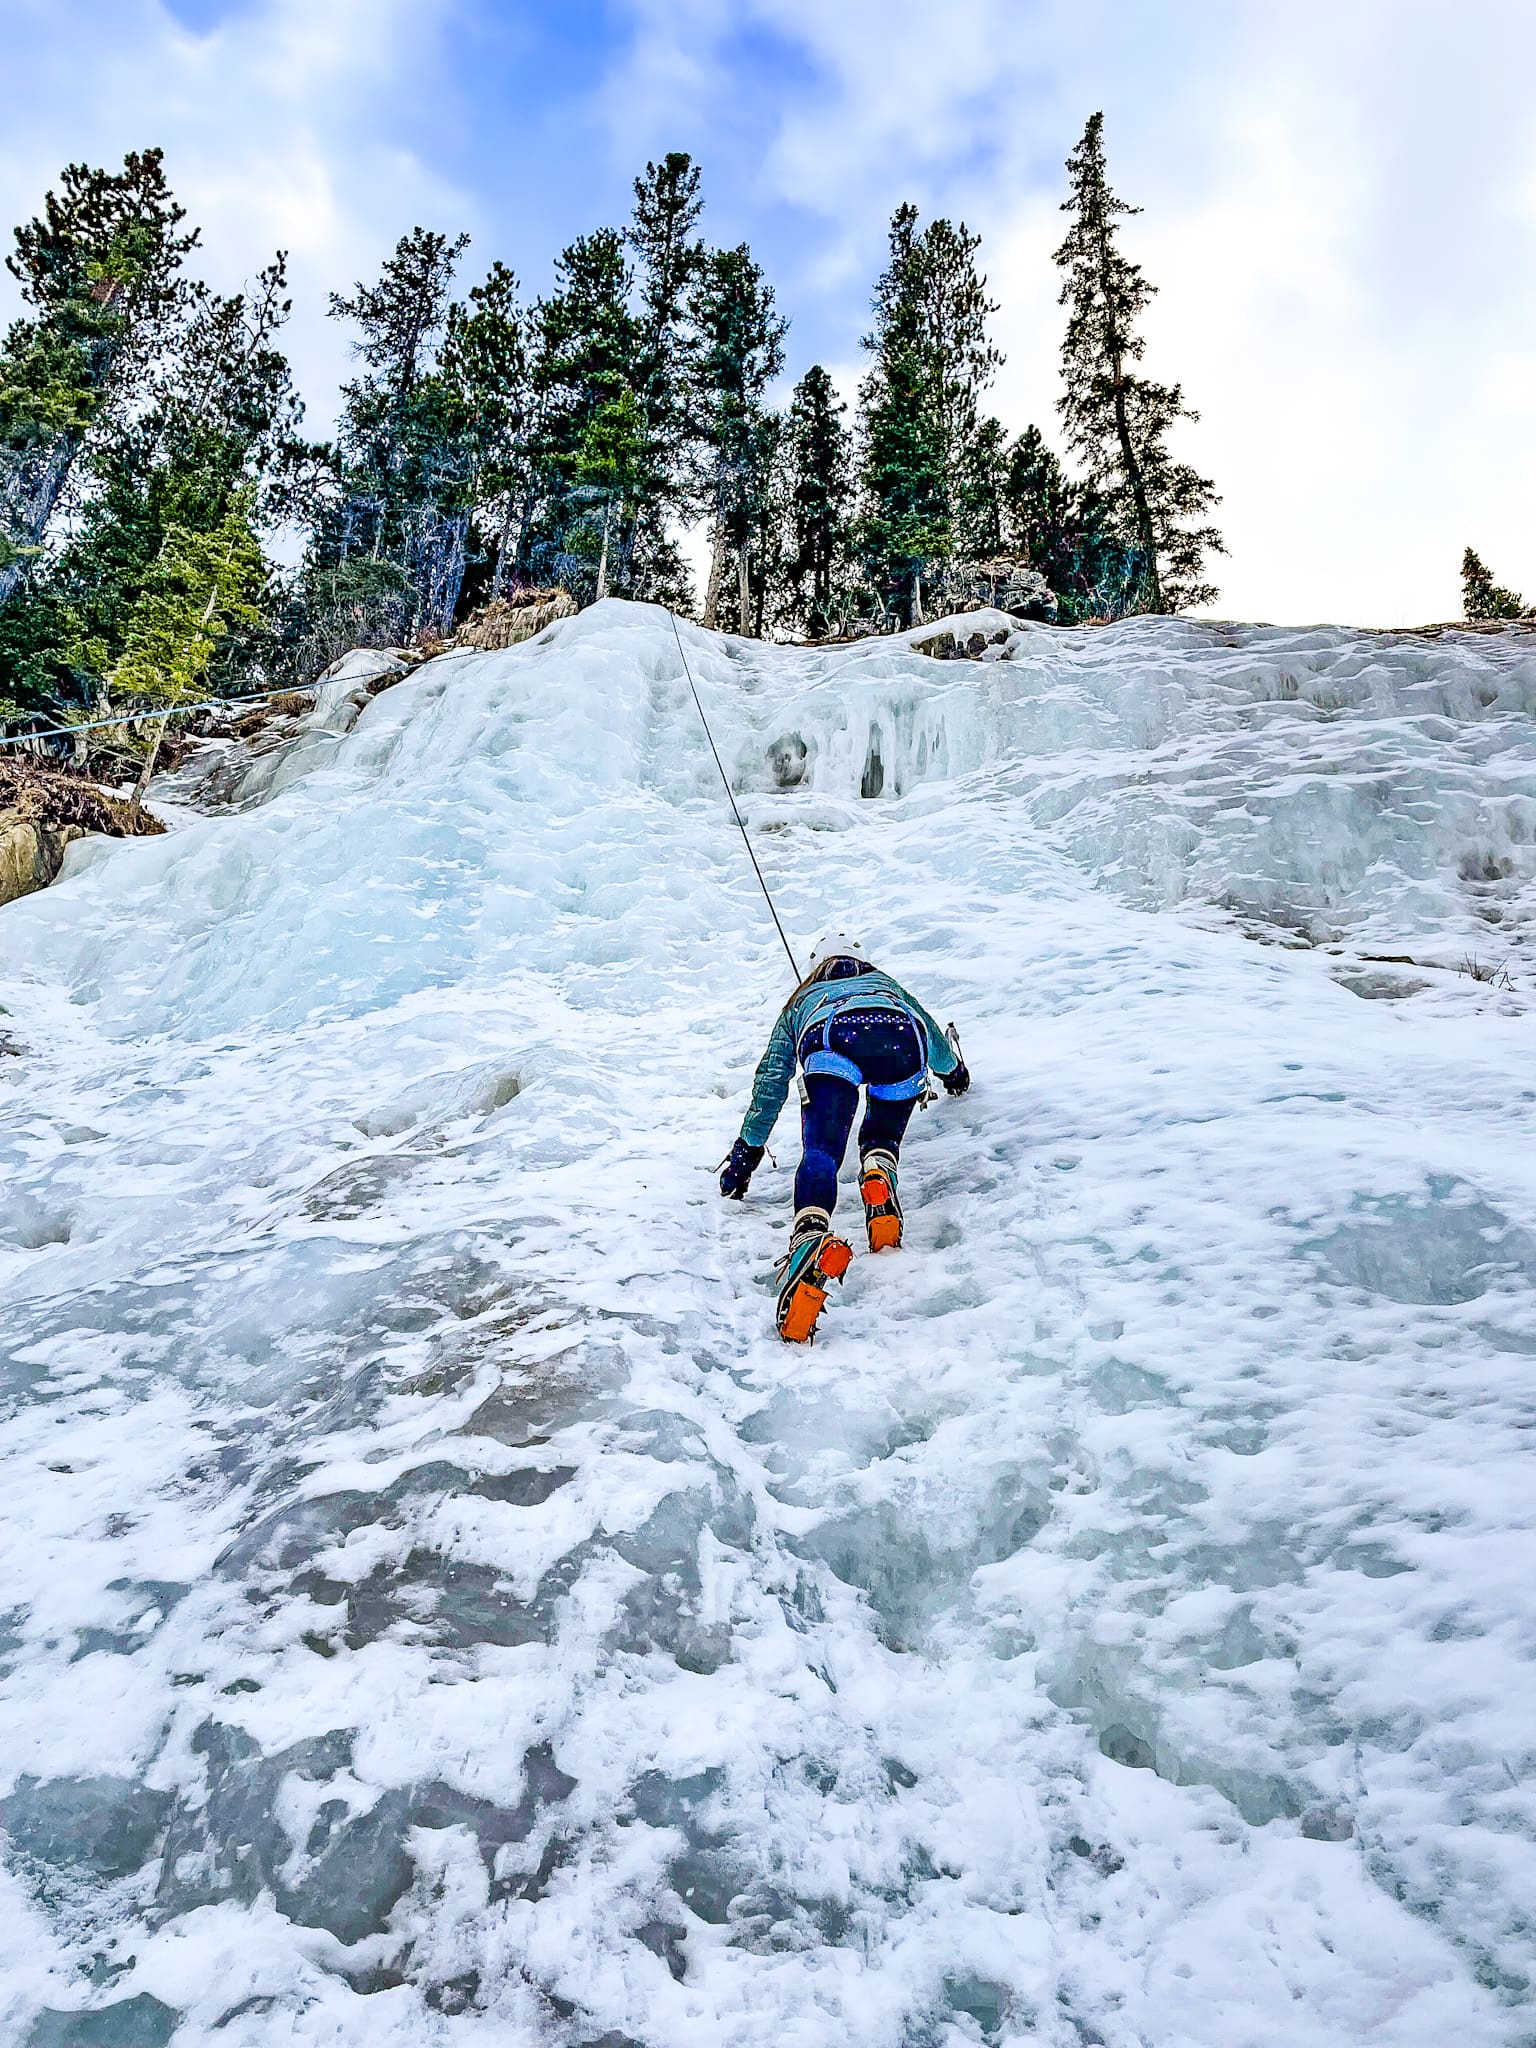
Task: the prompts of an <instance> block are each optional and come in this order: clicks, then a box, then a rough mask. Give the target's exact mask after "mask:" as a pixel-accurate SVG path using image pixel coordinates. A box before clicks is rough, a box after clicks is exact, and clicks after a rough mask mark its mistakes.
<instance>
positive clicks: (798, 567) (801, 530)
mask: <svg viewBox="0 0 1536 2048" xmlns="http://www.w3.org/2000/svg"><path fill="white" fill-rule="evenodd" d="M846 411H847V407H846V406H845V405H844V404H843V401H842V400H841V399H840V398H839V397H838V396H837V393H836V391H835V390H834V389H833V385H832V379H831V378H830V377H829V376H828V375H827V373H826V371H825V370H824V369H823V368H822V366H821V365H820V363H815V364H813V365H812V367H811V368H810V369H809V370H807V371H806V373H805V375H804V376H803V377H802V378H801V379H800V382H799V383H798V384H797V385H796V386H795V390H794V395H793V397H792V398H791V400H790V406H789V417H788V420H787V422H786V427H785V436H784V453H785V464H786V471H787V477H786V482H787V493H786V495H787V505H786V518H787V523H788V526H789V534H788V545H787V547H786V550H785V560H784V568H783V585H784V588H783V596H782V600H781V615H782V617H783V620H784V623H785V624H787V625H790V626H793V627H795V628H798V630H800V631H801V632H803V633H804V634H805V635H806V636H807V638H809V639H812V640H821V639H825V638H826V637H827V636H828V635H829V634H830V633H831V632H832V631H833V630H834V628H835V627H836V626H837V625H838V624H839V623H840V622H841V611H842V599H843V597H844V594H845V591H846V586H847V580H848V568H849V557H850V552H851V545H852V531H851V507H852V503H853V436H852V435H851V434H850V433H849V431H848V429H847V428H846V427H845V426H844V425H843V422H842V414H843V413H844V412H846Z"/></svg>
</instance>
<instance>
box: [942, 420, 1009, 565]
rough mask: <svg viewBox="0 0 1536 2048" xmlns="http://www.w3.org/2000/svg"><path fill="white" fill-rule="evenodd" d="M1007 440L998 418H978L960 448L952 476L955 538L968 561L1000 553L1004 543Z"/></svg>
mask: <svg viewBox="0 0 1536 2048" xmlns="http://www.w3.org/2000/svg"><path fill="white" fill-rule="evenodd" d="M1008 468H1009V465H1008V441H1007V435H1006V433H1005V432H1004V429H1003V423H1002V421H1001V420H999V419H991V418H988V419H984V420H982V421H980V422H979V423H978V425H977V427H976V430H975V432H974V433H973V434H972V435H971V436H970V438H969V440H968V442H967V443H966V445H965V446H964V448H963V449H962V451H961V455H960V460H959V462H958V464H957V465H956V475H955V539H956V543H957V547H958V551H959V553H960V554H961V555H962V556H964V557H966V558H967V559H969V560H971V561H985V560H987V559H988V558H989V557H992V556H995V555H1000V554H1001V553H1002V552H1003V549H1004V548H1005V546H1006V545H1007V524H1008V511H1007V499H1008Z"/></svg>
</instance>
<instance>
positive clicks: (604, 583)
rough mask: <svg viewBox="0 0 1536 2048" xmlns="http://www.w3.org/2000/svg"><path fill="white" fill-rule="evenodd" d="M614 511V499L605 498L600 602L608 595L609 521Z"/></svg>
mask: <svg viewBox="0 0 1536 2048" xmlns="http://www.w3.org/2000/svg"><path fill="white" fill-rule="evenodd" d="M612 513H613V499H612V498H611V497H610V498H605V499H604V500H603V551H602V553H601V554H600V555H599V556H598V558H597V595H598V599H599V602H601V600H602V599H603V598H605V597H606V596H607V595H608V522H609V519H610V517H611V516H612Z"/></svg>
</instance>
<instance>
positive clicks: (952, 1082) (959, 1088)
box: [939, 1060, 971, 1095]
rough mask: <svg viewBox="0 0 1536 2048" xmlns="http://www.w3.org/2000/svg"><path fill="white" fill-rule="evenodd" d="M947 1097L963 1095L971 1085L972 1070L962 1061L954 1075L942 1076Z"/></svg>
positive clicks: (940, 1077)
mask: <svg viewBox="0 0 1536 2048" xmlns="http://www.w3.org/2000/svg"><path fill="white" fill-rule="evenodd" d="M939 1079H940V1080H941V1081H942V1082H943V1083H944V1092H945V1094H946V1095H963V1094H964V1093H965V1091H966V1089H967V1088H969V1087H970V1085H971V1070H970V1068H969V1067H968V1066H967V1065H966V1064H965V1061H964V1060H962V1061H961V1062H960V1064H959V1066H958V1067H956V1069H955V1071H954V1072H953V1073H952V1074H940V1076H939Z"/></svg>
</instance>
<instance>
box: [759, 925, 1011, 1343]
mask: <svg viewBox="0 0 1536 2048" xmlns="http://www.w3.org/2000/svg"><path fill="white" fill-rule="evenodd" d="M797 1062H798V1063H799V1065H800V1067H801V1068H802V1069H803V1070H804V1074H805V1089H804V1102H803V1107H802V1109H801V1112H800V1129H801V1144H802V1153H801V1159H800V1166H799V1169H798V1171H797V1172H796V1174H795V1218H794V1222H793V1223H792V1224H791V1226H790V1233H789V1250H788V1252H787V1253H786V1254H785V1256H784V1258H783V1261H782V1262H781V1264H780V1266H779V1273H778V1277H779V1308H778V1325H779V1335H780V1336H781V1337H783V1338H784V1339H785V1341H786V1342H787V1343H791V1344H798V1343H804V1342H805V1341H806V1340H807V1339H808V1338H809V1337H811V1336H813V1335H814V1333H815V1329H816V1318H817V1316H818V1315H820V1313H821V1306H822V1303H823V1302H824V1301H825V1300H826V1298H827V1284H828V1283H829V1282H830V1281H833V1280H841V1279H842V1277H843V1275H844V1274H845V1273H846V1272H847V1270H848V1264H849V1261H850V1260H851V1259H852V1257H853V1251H852V1248H851V1246H849V1245H848V1244H847V1243H846V1242H845V1240H844V1239H842V1238H840V1237H835V1236H834V1235H833V1234H832V1211H833V1209H834V1208H835V1207H836V1205H837V1170H838V1168H839V1167H840V1166H841V1165H842V1163H843V1153H844V1152H845V1151H846V1150H847V1146H848V1135H849V1133H850V1131H851V1130H852V1129H853V1119H854V1116H855V1115H856V1113H857V1111H858V1107H859V1090H860V1088H861V1087H862V1088H864V1089H865V1090H867V1092H868V1103H867V1106H866V1108H865V1111H864V1121H863V1122H862V1123H861V1124H860V1125H859V1193H860V1194H861V1196H862V1197H863V1200H864V1222H865V1227H866V1228H867V1230H868V1232H869V1248H870V1250H871V1251H872V1252H881V1251H894V1250H895V1249H896V1247H897V1246H898V1245H899V1244H900V1243H901V1202H900V1200H899V1198H898V1196H897V1193H896V1170H897V1161H898V1159H899V1157H900V1153H901V1141H902V1138H903V1136H904V1134H905V1132H906V1128H907V1125H908V1123H909V1122H910V1120H911V1116H912V1112H913V1110H914V1109H915V1108H916V1107H917V1104H918V1099H919V1097H920V1096H921V1095H922V1094H923V1092H924V1090H925V1089H926V1087H927V1084H928V1070H929V1068H930V1067H931V1068H932V1069H933V1071H934V1073H935V1074H937V1075H938V1077H939V1079H940V1081H942V1082H943V1084H944V1087H945V1088H946V1090H947V1091H948V1092H949V1093H950V1094H951V1095H963V1094H964V1093H965V1091H966V1089H967V1088H969V1087H970V1085H971V1077H970V1075H969V1073H968V1072H967V1071H966V1065H965V1061H964V1060H963V1059H962V1058H961V1057H960V1054H959V1050H958V1048H957V1047H956V1046H954V1045H952V1044H951V1043H950V1041H949V1040H948V1039H947V1038H946V1037H945V1035H944V1033H943V1032H942V1031H941V1030H940V1029H939V1027H938V1025H937V1024H935V1022H934V1021H933V1019H932V1018H931V1017H930V1016H929V1014H928V1012H927V1011H926V1010H925V1009H924V1008H923V1006H922V1004H921V1003H920V1002H918V1001H917V999H916V997H915V996H910V995H908V994H907V991H906V990H905V989H904V988H903V987H902V986H901V983H900V982H899V981H893V980H892V978H891V977H890V975H888V974H882V973H881V972H880V970H879V968H878V967H874V966H872V965H871V964H870V962H869V961H868V960H866V959H865V958H864V957H863V948H862V947H861V946H860V945H859V943H858V941H857V940H855V939H850V938H849V937H847V936H846V934H844V933H841V932H839V933H837V934H836V935H835V936H833V937H831V938H827V939H823V940H822V941H821V942H820V943H819V944H818V945H817V946H816V948H815V950H814V951H813V952H812V954H811V971H810V973H809V974H807V976H806V977H805V979H804V981H802V982H801V984H800V986H799V987H798V988H797V989H796V990H795V992H794V994H793V995H792V996H791V997H790V999H789V1001H788V1002H787V1003H786V1004H785V1005H784V1007H783V1009H782V1010H781V1011H780V1012H779V1017H778V1021H777V1023H775V1025H774V1027H773V1031H772V1034H771V1036H770V1037H769V1040H768V1049H767V1051H766V1052H765V1053H764V1054H763V1056H762V1059H761V1060H760V1061H759V1062H758V1067H757V1073H756V1076H755V1077H754V1079H753V1082H752V1102H751V1106H750V1107H749V1108H748V1110H747V1114H746V1116H745V1118H744V1119H743V1121H742V1126H741V1136H740V1137H739V1138H738V1139H737V1140H736V1142H735V1144H734V1145H732V1147H731V1150H730V1156H729V1158H728V1159H727V1160H726V1162H725V1166H724V1169H723V1171H722V1172H721V1175H720V1192H721V1194H722V1195H724V1196H726V1197H727V1199H728V1200H732V1201H737V1202H739V1201H740V1200H741V1198H742V1196H743V1195H745V1193H746V1192H747V1184H748V1182H749V1181H750V1180H751V1178H752V1176H753V1174H754V1173H755V1172H756V1170H757V1168H758V1167H759V1165H760V1164H761V1163H762V1157H763V1151H764V1148H765V1146H766V1144H767V1141H768V1136H769V1133H770V1132H771V1131H772V1129H773V1126H774V1123H775V1120H776V1119H777V1117H778V1114H779V1111H780V1110H781V1109H782V1108H783V1107H784V1098H785V1097H786V1096H787V1095H788V1093H789V1084H790V1081H791V1080H792V1079H793V1077H794V1072H795V1066H796V1063H797Z"/></svg>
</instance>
